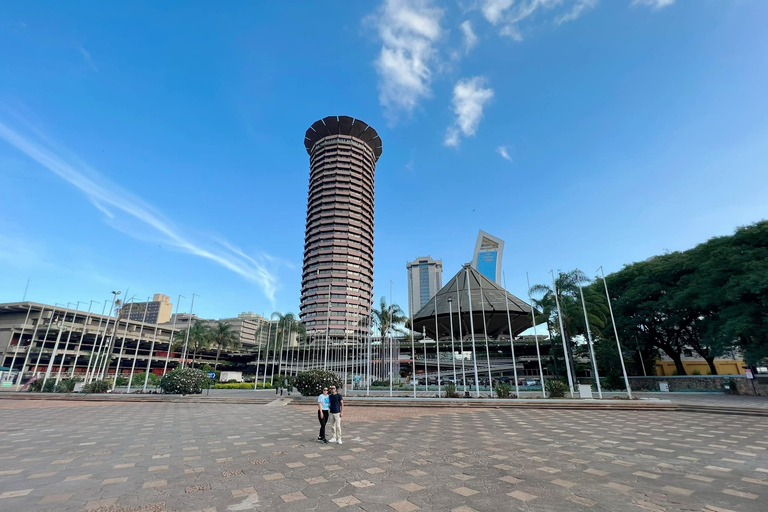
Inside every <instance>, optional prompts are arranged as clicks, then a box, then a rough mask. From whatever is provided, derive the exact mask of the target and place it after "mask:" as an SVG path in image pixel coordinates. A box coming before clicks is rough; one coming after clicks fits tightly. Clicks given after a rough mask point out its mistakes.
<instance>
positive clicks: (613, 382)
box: [600, 373, 626, 391]
mask: <svg viewBox="0 0 768 512" xmlns="http://www.w3.org/2000/svg"><path fill="white" fill-rule="evenodd" d="M600 385H601V386H602V387H603V390H606V389H610V390H612V391H618V390H622V389H626V384H625V383H624V377H623V376H622V375H621V374H619V373H609V374H608V375H606V376H605V378H604V379H600Z"/></svg>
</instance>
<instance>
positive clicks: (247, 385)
mask: <svg viewBox="0 0 768 512" xmlns="http://www.w3.org/2000/svg"><path fill="white" fill-rule="evenodd" d="M253 384H254V383H253V382H227V383H226V384H222V383H218V384H215V385H214V386H213V389H253Z"/></svg>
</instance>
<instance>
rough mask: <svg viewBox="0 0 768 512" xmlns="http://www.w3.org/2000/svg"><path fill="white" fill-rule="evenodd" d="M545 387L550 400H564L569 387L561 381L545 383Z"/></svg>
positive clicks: (552, 380) (551, 380) (550, 380)
mask: <svg viewBox="0 0 768 512" xmlns="http://www.w3.org/2000/svg"><path fill="white" fill-rule="evenodd" d="M544 387H545V389H546V390H547V396H548V397H549V398H563V397H565V394H566V393H567V392H568V385H567V384H566V383H565V382H563V381H561V380H556V379H549V380H547V381H545V383H544Z"/></svg>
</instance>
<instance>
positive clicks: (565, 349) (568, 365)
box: [550, 270, 573, 398]
mask: <svg viewBox="0 0 768 512" xmlns="http://www.w3.org/2000/svg"><path fill="white" fill-rule="evenodd" d="M550 272H551V273H552V289H553V290H554V292H555V305H556V306H557V319H558V320H559V321H560V338H561V339H562V342H563V357H564V358H565V369H566V371H567V372H568V385H569V386H570V388H571V398H573V377H572V376H571V363H570V360H569V359H568V347H567V346H566V344H565V327H563V313H562V312H561V311H560V299H558V298H557V283H556V281H555V271H554V270H550Z"/></svg>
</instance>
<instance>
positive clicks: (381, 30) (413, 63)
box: [369, 0, 443, 121]
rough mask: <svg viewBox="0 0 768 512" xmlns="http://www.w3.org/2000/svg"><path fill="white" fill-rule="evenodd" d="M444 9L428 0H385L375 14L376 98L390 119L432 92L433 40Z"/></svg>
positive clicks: (408, 110)
mask: <svg viewBox="0 0 768 512" xmlns="http://www.w3.org/2000/svg"><path fill="white" fill-rule="evenodd" d="M442 14H443V11H442V10H441V9H439V8H437V7H435V6H434V5H433V3H432V2H431V0H415V1H410V2H409V1H405V0H386V1H385V2H384V4H383V5H382V7H381V8H380V11H379V13H378V14H377V16H376V17H375V18H369V20H372V19H375V22H374V23H375V25H376V28H377V30H378V34H379V37H380V38H381V42H382V46H381V52H380V53H379V56H378V58H377V59H376V62H375V65H376V71H377V72H378V75H379V102H380V103H381V105H382V106H383V107H384V109H385V113H386V115H387V117H388V118H389V119H390V121H394V120H396V119H397V118H398V116H400V115H401V114H406V115H409V114H411V112H413V109H414V108H415V107H416V105H417V104H418V102H419V101H420V100H421V99H423V98H426V97H429V96H430V95H431V94H432V89H431V83H432V73H433V70H432V66H433V65H434V61H435V58H436V55H437V50H436V49H435V43H437V41H438V40H439V39H440V37H441V35H442V29H441V27H440V19H441V18H442Z"/></svg>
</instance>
